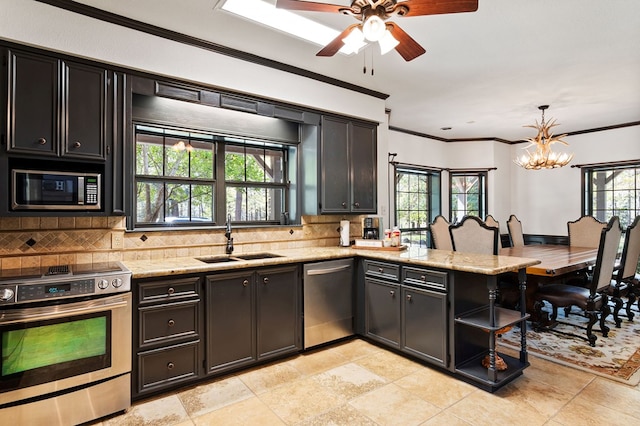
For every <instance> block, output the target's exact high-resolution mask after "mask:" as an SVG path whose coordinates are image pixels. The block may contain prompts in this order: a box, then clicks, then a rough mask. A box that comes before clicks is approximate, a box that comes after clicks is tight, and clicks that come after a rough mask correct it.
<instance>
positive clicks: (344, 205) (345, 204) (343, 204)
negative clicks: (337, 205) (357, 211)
mask: <svg viewBox="0 0 640 426" xmlns="http://www.w3.org/2000/svg"><path fill="white" fill-rule="evenodd" d="M342 207H343V208H345V209H346V208H347V203H346V202H344V201H343V202H342Z"/></svg>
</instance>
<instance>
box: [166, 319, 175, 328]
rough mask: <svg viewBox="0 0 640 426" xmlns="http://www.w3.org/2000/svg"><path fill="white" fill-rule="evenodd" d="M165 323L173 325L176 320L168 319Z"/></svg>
mask: <svg viewBox="0 0 640 426" xmlns="http://www.w3.org/2000/svg"><path fill="white" fill-rule="evenodd" d="M167 324H168V325H169V327H173V326H174V325H176V322H175V321H174V320H172V319H170V320H169V321H167Z"/></svg>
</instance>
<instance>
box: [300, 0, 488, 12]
mask: <svg viewBox="0 0 640 426" xmlns="http://www.w3.org/2000/svg"><path fill="white" fill-rule="evenodd" d="M296 3H298V2H296ZM403 8H406V9H408V11H406V12H404V13H401V12H400V11H401V10H402V9H403ZM395 10H397V11H398V15H399V16H420V15H440V14H443V13H459V12H475V11H476V10H478V0H407V1H406V2H401V3H398V4H397V5H396V7H395Z"/></svg>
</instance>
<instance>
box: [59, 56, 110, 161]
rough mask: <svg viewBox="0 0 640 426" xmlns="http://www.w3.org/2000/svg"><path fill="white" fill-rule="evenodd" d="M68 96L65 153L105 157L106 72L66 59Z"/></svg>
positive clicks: (65, 77) (65, 103)
mask: <svg viewBox="0 0 640 426" xmlns="http://www.w3.org/2000/svg"><path fill="white" fill-rule="evenodd" d="M63 76H64V78H63V83H64V84H63V87H64V89H65V91H64V93H65V95H66V99H64V102H63V105H65V106H66V109H65V112H66V114H64V117H65V119H66V121H65V123H63V124H64V126H63V129H65V130H66V134H64V137H63V140H64V141H65V143H64V144H63V153H62V155H65V156H80V157H83V158H86V157H95V158H96V159H103V158H104V156H105V155H104V150H105V149H104V147H105V134H106V119H105V118H106V115H107V111H106V110H107V105H106V101H107V96H106V94H107V84H108V81H107V72H106V70H104V69H102V68H97V67H92V66H87V65H81V64H74V63H70V62H65V63H64V67H63Z"/></svg>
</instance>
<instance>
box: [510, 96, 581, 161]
mask: <svg viewBox="0 0 640 426" xmlns="http://www.w3.org/2000/svg"><path fill="white" fill-rule="evenodd" d="M547 108H549V105H540V106H539V107H538V109H539V110H540V111H542V122H541V123H540V124H538V121H536V124H535V125H528V126H524V127H531V128H532V129H536V130H538V134H537V135H536V137H535V138H528V139H526V140H527V141H529V145H527V146H526V147H524V148H523V149H524V150H525V151H526V154H522V155H521V156H520V157H518V158H516V159H515V160H513V161H514V163H516V164H517V165H518V166H520V167H523V168H525V169H527V170H540V169H555V168H558V167H563V166H566V165H567V164H569V162H570V161H571V159H572V158H573V153H572V154H567V153H564V152H553V151H552V150H551V145H553V144H554V143H561V144H563V145H566V146H569V144H568V143H566V142H565V141H563V140H562V138H564V137H565V136H567V135H566V134H564V135H560V136H553V133H551V128H553V127H555V126H557V124H556V120H553V119H552V120H551V121H550V122H549V123H545V121H544V111H545V110H546V109H547ZM532 146H535V147H536V150H535V152H531V151H529V149H528V148H530V147H532Z"/></svg>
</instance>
